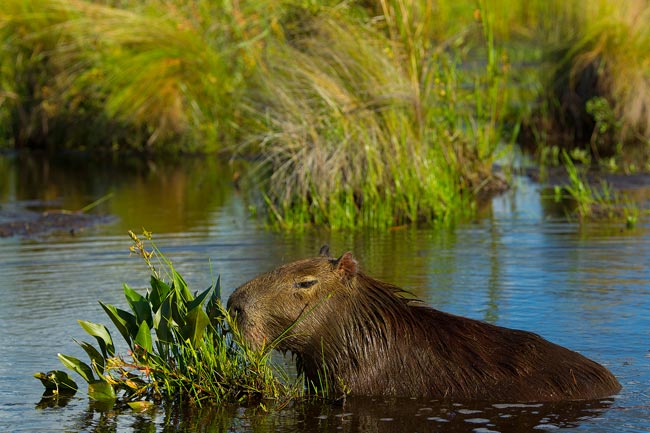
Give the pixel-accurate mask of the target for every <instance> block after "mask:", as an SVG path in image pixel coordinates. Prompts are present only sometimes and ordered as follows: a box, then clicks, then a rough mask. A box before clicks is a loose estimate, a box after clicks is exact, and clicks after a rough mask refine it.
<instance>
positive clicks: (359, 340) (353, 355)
mask: <svg viewBox="0 0 650 433" xmlns="http://www.w3.org/2000/svg"><path fill="white" fill-rule="evenodd" d="M406 295H407V294H406V293H405V292H404V290H402V289H400V288H399V287H396V286H394V285H392V284H389V283H385V282H382V281H379V280H377V279H374V278H372V277H370V276H368V275H366V274H365V273H363V272H362V271H361V270H359V266H358V263H357V261H356V260H355V259H354V257H353V256H352V254H351V253H349V252H347V253H345V254H343V255H342V256H341V257H340V258H338V259H336V258H331V257H329V252H328V249H327V248H326V247H323V249H321V255H320V256H319V257H315V258H310V259H305V260H299V261H296V262H293V263H289V264H286V265H284V266H281V267H279V268H277V269H275V270H273V271H271V272H268V273H266V274H263V275H260V276H259V277H257V278H255V279H253V280H251V281H249V282H248V283H246V284H244V285H242V286H241V287H239V288H237V289H236V290H235V292H234V293H233V294H232V295H231V296H230V299H229V300H228V308H229V310H230V312H231V313H232V314H235V315H236V321H237V324H238V326H239V329H240V331H241V332H242V335H243V337H244V338H245V339H246V340H247V342H248V343H249V344H250V345H252V346H253V347H258V348H259V347H261V346H265V345H269V344H271V343H273V345H274V347H275V348H276V349H278V350H280V351H289V352H291V353H293V354H294V355H295V356H296V360H297V365H298V369H299V371H301V372H302V373H304V377H305V380H306V382H307V384H308V385H310V386H314V387H317V388H318V387H321V386H323V384H325V385H326V386H327V387H328V389H329V391H331V392H337V393H338V392H348V393H350V394H352V395H368V396H409V397H427V398H438V399H442V398H444V399H453V400H487V401H494V400H508V401H520V402H524V401H529V402H530V401H539V402H541V401H558V400H569V399H596V398H601V397H606V396H610V395H612V394H615V393H616V392H617V391H618V390H619V389H620V384H619V383H618V381H617V380H616V378H615V377H614V376H613V375H612V374H611V373H610V372H609V371H608V370H607V369H606V368H605V367H603V366H601V365H599V364H598V363H596V362H594V361H592V360H590V359H587V358H586V357H584V356H582V355H580V354H578V353H576V352H573V351H571V350H569V349H566V348H564V347H561V346H558V345H557V344H553V343H551V342H549V341H547V340H545V339H543V338H542V337H540V336H539V335H537V334H533V333H531V332H526V331H519V330H513V329H508V328H504V327H500V326H495V325H491V324H488V323H484V322H481V321H478V320H473V319H468V318H465V317H460V316H456V315H452V314H448V313H444V312H442V311H438V310H435V309H433V308H429V307H426V306H424V305H422V304H421V303H419V302H417V301H415V300H413V299H410V298H409V297H408V296H406Z"/></svg>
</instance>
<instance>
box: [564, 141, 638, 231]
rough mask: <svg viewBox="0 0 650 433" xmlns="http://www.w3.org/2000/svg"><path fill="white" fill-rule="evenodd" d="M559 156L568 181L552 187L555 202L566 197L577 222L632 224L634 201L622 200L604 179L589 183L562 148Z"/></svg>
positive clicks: (580, 169) (629, 225)
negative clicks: (554, 187)
mask: <svg viewBox="0 0 650 433" xmlns="http://www.w3.org/2000/svg"><path fill="white" fill-rule="evenodd" d="M562 159H563V162H564V167H565V169H566V173H567V176H568V182H567V184H566V185H564V186H563V187H559V186H558V187H556V189H555V200H556V201H561V200H562V199H564V198H570V199H571V200H572V201H573V203H574V204H575V210H574V211H573V215H575V216H577V218H578V220H579V221H581V222H582V221H594V220H614V219H623V220H624V221H625V225H626V226H627V227H628V228H631V227H633V226H634V225H635V224H636V222H637V220H638V217H639V213H640V211H639V208H638V207H637V206H636V205H635V204H633V203H631V202H630V201H627V200H624V199H623V198H622V197H621V195H620V193H618V192H617V191H616V190H614V189H613V188H612V187H611V185H609V184H608V183H607V182H606V181H601V182H600V184H599V185H597V186H592V185H590V183H589V180H588V179H587V176H586V174H585V171H584V169H582V168H580V167H577V166H576V165H575V164H574V162H573V159H572V157H571V156H570V155H569V153H568V152H566V151H565V150H563V151H562Z"/></svg>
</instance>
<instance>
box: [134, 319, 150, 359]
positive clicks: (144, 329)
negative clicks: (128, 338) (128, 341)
mask: <svg viewBox="0 0 650 433" xmlns="http://www.w3.org/2000/svg"><path fill="white" fill-rule="evenodd" d="M134 343H135V344H137V345H138V346H140V347H142V348H143V349H144V350H146V351H147V352H149V353H151V352H153V347H152V343H151V329H150V328H149V326H148V325H147V322H142V323H140V330H139V331H138V335H137V336H136V337H135V340H134Z"/></svg>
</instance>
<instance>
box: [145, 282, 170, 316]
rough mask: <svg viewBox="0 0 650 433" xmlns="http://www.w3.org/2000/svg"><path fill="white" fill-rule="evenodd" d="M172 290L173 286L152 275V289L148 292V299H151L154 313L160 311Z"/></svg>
mask: <svg viewBox="0 0 650 433" xmlns="http://www.w3.org/2000/svg"><path fill="white" fill-rule="evenodd" d="M170 291H171V287H169V285H167V283H165V282H164V281H162V280H160V279H158V278H156V277H154V276H153V275H152V276H151V290H149V293H147V299H148V300H149V303H150V304H151V310H152V311H153V312H154V313H156V312H157V311H158V309H159V308H160V306H161V305H162V303H163V302H164V301H165V299H167V297H168V296H169V292H170Z"/></svg>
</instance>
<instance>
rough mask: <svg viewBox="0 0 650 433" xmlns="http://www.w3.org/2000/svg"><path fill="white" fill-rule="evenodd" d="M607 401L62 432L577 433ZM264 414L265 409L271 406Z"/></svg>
mask: <svg viewBox="0 0 650 433" xmlns="http://www.w3.org/2000/svg"><path fill="white" fill-rule="evenodd" d="M612 404H613V400H611V399H607V400H593V401H569V402H560V403H525V404H522V403H490V402H473V403H462V404H461V403H452V402H440V401H427V400H418V399H379V398H359V397H357V398H348V399H347V401H345V402H344V403H342V404H341V403H336V404H331V403H326V402H323V401H316V402H313V401H310V402H294V403H291V404H290V405H288V406H286V407H284V408H281V409H277V408H275V409H274V408H271V409H270V410H268V411H266V410H263V409H262V408H260V407H253V408H243V407H227V406H210V405H207V406H206V405H204V406H203V407H196V406H193V405H187V404H171V405H163V406H159V407H154V408H152V409H151V410H148V411H146V412H143V413H137V412H135V411H132V410H130V409H128V408H125V409H116V408H110V409H109V408H102V407H100V406H96V405H93V404H90V405H89V406H88V409H87V410H86V411H84V412H83V413H82V414H77V415H78V416H76V417H75V419H74V420H72V422H71V424H70V425H68V426H66V428H67V429H73V430H75V431H88V432H94V433H109V432H116V431H125V428H126V429H127V430H128V431H132V432H147V433H149V432H164V433H168V432H169V433H171V432H181V433H183V432H187V433H189V432H199V433H200V432H206V433H207V432H321V433H324V432H364V433H365V432H369V433H381V432H396V431H399V432H437V431H440V432H445V433H454V432H483V433H490V432H501V433H520V432H526V431H538V430H542V431H545V430H557V429H564V428H575V427H578V426H580V425H581V424H583V423H588V422H590V420H596V419H597V418H598V417H599V416H601V414H602V413H603V412H605V411H606V410H607V409H608V408H610V407H611V406H612ZM269 407H270V406H269Z"/></svg>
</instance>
